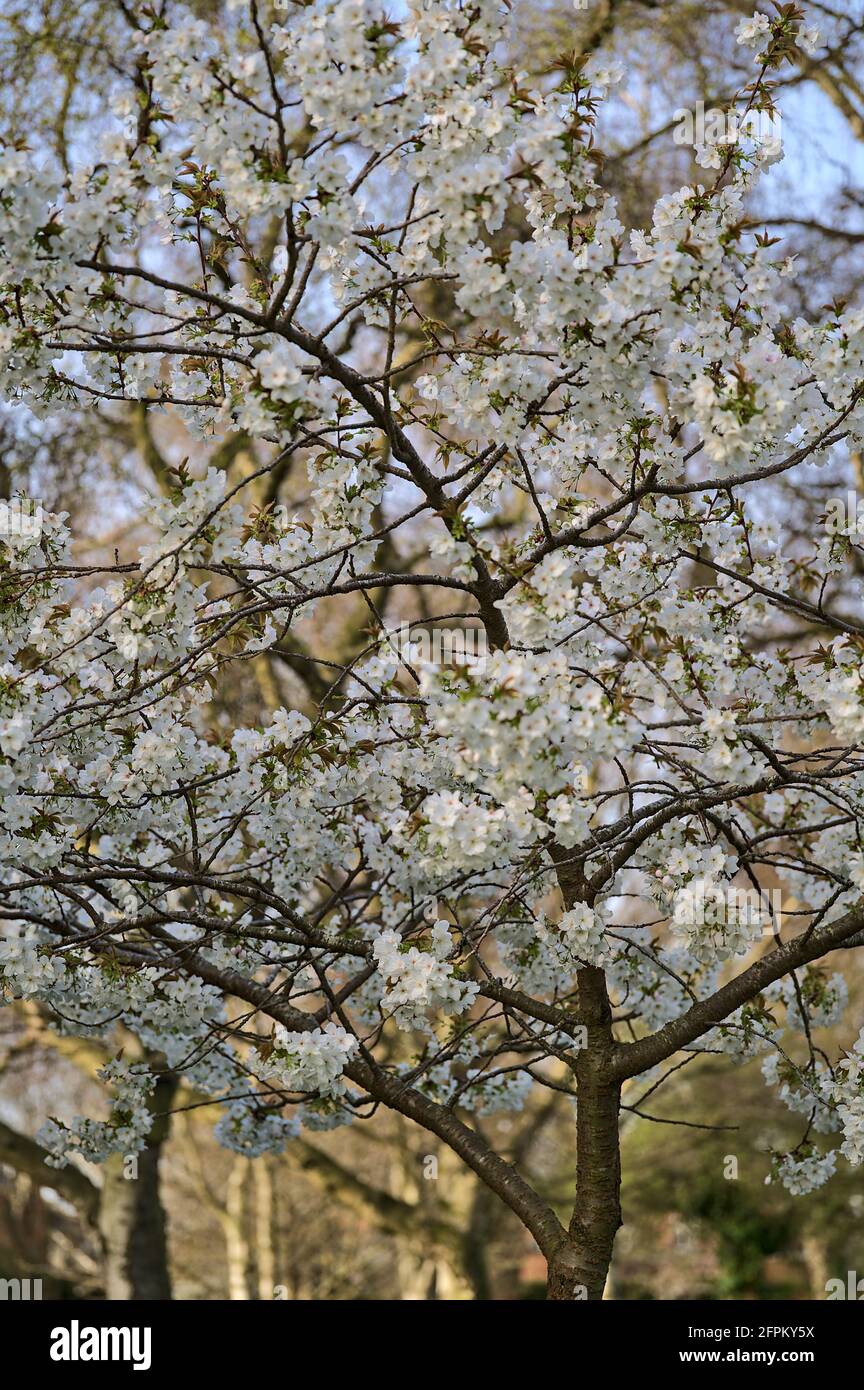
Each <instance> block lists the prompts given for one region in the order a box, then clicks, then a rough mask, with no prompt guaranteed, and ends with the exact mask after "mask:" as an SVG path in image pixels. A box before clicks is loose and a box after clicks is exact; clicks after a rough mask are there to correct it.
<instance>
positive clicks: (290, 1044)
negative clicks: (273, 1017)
mask: <svg viewBox="0 0 864 1390" xmlns="http://www.w3.org/2000/svg"><path fill="white" fill-rule="evenodd" d="M358 1046H359V1044H358V1042H357V1039H356V1038H353V1037H352V1036H351V1034H350V1033H348V1032H346V1030H345V1029H344V1028H343V1027H342V1025H341V1024H339V1023H334V1022H333V1021H332V1020H331V1021H330V1022H328V1023H325V1024H324V1026H323V1028H312V1029H309V1030H308V1031H306V1030H303V1031H297V1032H296V1033H292V1032H289V1031H288V1029H287V1028H284V1027H283V1026H282V1024H281V1023H277V1025H276V1028H275V1031H274V1035H273V1039H272V1046H271V1049H270V1051H269V1054H268V1055H266V1056H260V1057H259V1058H258V1060H257V1061H256V1063H255V1070H256V1072H257V1074H258V1076H260V1078H261V1079H262V1081H270V1082H272V1084H273V1085H274V1086H276V1087H278V1088H280V1089H284V1090H287V1091H315V1092H317V1093H318V1095H320V1096H340V1095H342V1094H343V1093H344V1091H345V1081H344V1079H343V1075H342V1073H343V1072H344V1070H345V1067H346V1066H347V1065H348V1063H349V1062H350V1060H351V1058H352V1057H353V1056H354V1054H355V1053H356V1051H357V1048H358Z"/></svg>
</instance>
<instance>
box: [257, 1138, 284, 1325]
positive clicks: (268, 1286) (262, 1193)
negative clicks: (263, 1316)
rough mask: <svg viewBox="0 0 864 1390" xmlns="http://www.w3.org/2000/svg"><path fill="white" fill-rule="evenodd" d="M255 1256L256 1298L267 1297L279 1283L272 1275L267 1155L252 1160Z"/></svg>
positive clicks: (273, 1255) (270, 1187)
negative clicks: (253, 1162) (253, 1165)
mask: <svg viewBox="0 0 864 1390" xmlns="http://www.w3.org/2000/svg"><path fill="white" fill-rule="evenodd" d="M254 1171H255V1257H256V1263H257V1272H258V1297H259V1298H260V1299H265V1300H270V1299H272V1297H273V1290H274V1289H275V1287H276V1285H277V1283H278V1282H279V1281H278V1279H277V1277H276V1246H275V1243H274V1227H275V1222H274V1219H273V1217H274V1213H273V1169H272V1163H271V1160H270V1158H269V1156H268V1155H267V1154H264V1155H263V1156H262V1157H261V1158H259V1159H257V1161H256V1163H255V1169H254Z"/></svg>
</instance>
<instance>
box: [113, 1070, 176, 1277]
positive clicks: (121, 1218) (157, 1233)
mask: <svg viewBox="0 0 864 1390" xmlns="http://www.w3.org/2000/svg"><path fill="white" fill-rule="evenodd" d="M176 1089H177V1081H176V1078H175V1077H173V1076H160V1078H159V1080H158V1081H157V1083H156V1089H155V1091H154V1093H153V1097H152V1101H151V1104H152V1107H153V1110H154V1113H155V1114H156V1116H157V1118H156V1120H155V1121H154V1123H153V1128H152V1130H151V1131H150V1137H149V1142H148V1145H147V1148H146V1149H144V1150H143V1151H142V1152H141V1153H139V1154H136V1155H134V1156H133V1155H129V1156H124V1155H123V1154H112V1155H111V1157H110V1158H109V1159H108V1160H107V1161H106V1163H105V1165H104V1167H103V1174H104V1178H103V1184H102V1190H101V1201H100V1204H99V1230H100V1232H101V1235H102V1240H103V1243H104V1247H105V1296H106V1298H107V1299H109V1300H119V1301H122V1302H127V1301H139V1300H145V1299H146V1300H160V1301H161V1300H164V1299H170V1297H171V1276H170V1273H169V1268H168V1243H167V1238H166V1230H165V1211H164V1208H163V1206H162V1202H161V1200H160V1196H159V1159H160V1156H161V1152H162V1145H163V1144H164V1142H165V1140H166V1139H167V1137H168V1131H169V1128H170V1123H171V1120H170V1115H169V1114H168V1111H169V1110H170V1107H171V1102H172V1100H173V1098H174V1092H175V1091H176Z"/></svg>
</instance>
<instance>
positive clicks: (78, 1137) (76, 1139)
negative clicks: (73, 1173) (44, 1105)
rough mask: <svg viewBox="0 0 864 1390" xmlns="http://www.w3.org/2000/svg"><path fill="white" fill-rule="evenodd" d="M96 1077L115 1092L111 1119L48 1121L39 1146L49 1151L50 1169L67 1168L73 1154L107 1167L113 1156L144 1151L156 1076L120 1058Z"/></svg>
mask: <svg viewBox="0 0 864 1390" xmlns="http://www.w3.org/2000/svg"><path fill="white" fill-rule="evenodd" d="M97 1076H98V1077H99V1079H100V1081H103V1082H104V1083H105V1084H106V1085H107V1086H108V1087H110V1089H111V1091H112V1092H113V1094H112V1098H111V1115H110V1118H109V1119H108V1120H91V1119H86V1118H83V1117H81V1116H79V1117H77V1118H76V1119H75V1120H73V1121H72V1123H71V1124H68V1125H67V1124H64V1123H63V1122H62V1121H61V1120H57V1119H53V1118H52V1119H49V1120H48V1121H46V1123H45V1124H44V1125H43V1126H42V1128H41V1129H40V1130H39V1131H38V1133H37V1135H36V1142H37V1143H39V1144H41V1145H42V1147H43V1148H44V1149H46V1150H47V1152H48V1157H47V1158H46V1160H45V1162H46V1163H47V1164H48V1165H49V1167H52V1168H65V1167H66V1165H67V1163H68V1162H69V1159H70V1157H71V1155H72V1154H80V1156H81V1157H82V1158H84V1159H86V1160H87V1161H88V1162H89V1163H104V1162H105V1159H106V1158H108V1157H110V1155H111V1154H114V1153H121V1154H129V1153H138V1152H139V1151H140V1150H141V1149H143V1148H144V1146H145V1144H146V1142H147V1135H148V1134H149V1133H150V1130H151V1129H152V1127H153V1118H154V1117H153V1112H152V1110H151V1108H150V1105H149V1097H150V1095H151V1094H152V1092H153V1090H154V1089H155V1087H156V1077H155V1076H154V1074H153V1072H152V1071H150V1070H149V1068H148V1067H146V1066H145V1065H143V1064H139V1063H125V1062H122V1061H121V1060H120V1059H119V1058H118V1059H115V1060H114V1061H111V1062H108V1063H106V1065H105V1066H104V1067H100V1069H99V1071H98V1072H97Z"/></svg>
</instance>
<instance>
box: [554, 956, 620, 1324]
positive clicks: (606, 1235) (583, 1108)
mask: <svg viewBox="0 0 864 1390" xmlns="http://www.w3.org/2000/svg"><path fill="white" fill-rule="evenodd" d="M578 1017H579V1021H580V1023H582V1024H584V1026H585V1028H586V1030H587V1046H586V1047H585V1048H584V1049H583V1050H582V1052H581V1053H580V1054H579V1059H578V1063H577V1066H576V1082H577V1090H578V1098H577V1102H576V1201H575V1205H574V1208H573V1216H572V1219H571V1221H570V1230H569V1233H568V1238H567V1239H566V1240H564V1241H562V1243H561V1245H560V1246H559V1248H558V1250H556V1251H555V1252H554V1254H553V1255H552V1257H551V1258H550V1260H549V1281H548V1286H547V1298H549V1299H550V1300H555V1301H561V1300H575V1299H588V1300H591V1301H594V1300H599V1299H602V1297H603V1290H604V1288H605V1286H606V1278H607V1275H608V1273H609V1265H610V1263H611V1261H612V1246H613V1244H614V1242H615V1234H616V1232H617V1230H618V1227H619V1226H620V1225H621V1202H620V1197H621V1153H620V1146H619V1135H618V1114H619V1108H620V1101H621V1088H620V1085H619V1084H618V1083H617V1082H614V1081H610V1079H609V1070H610V1058H611V1052H612V1045H613V1039H612V1010H611V1008H610V1005H609V996H608V994H607V992H606V977H605V976H604V974H603V971H602V970H600V969H598V968H597V967H596V966H590V967H586V968H585V969H583V970H580V971H579V975H578Z"/></svg>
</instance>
